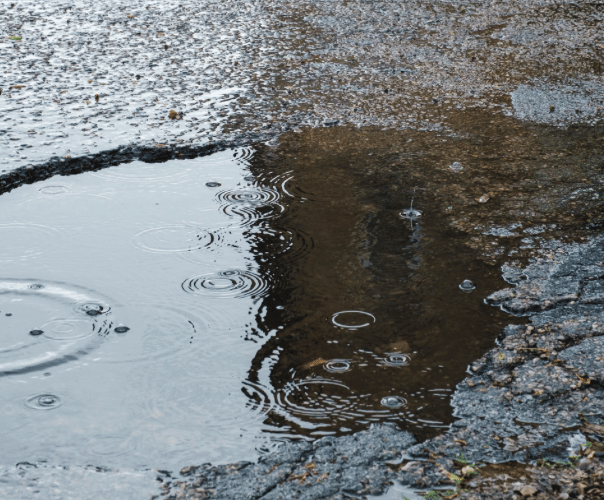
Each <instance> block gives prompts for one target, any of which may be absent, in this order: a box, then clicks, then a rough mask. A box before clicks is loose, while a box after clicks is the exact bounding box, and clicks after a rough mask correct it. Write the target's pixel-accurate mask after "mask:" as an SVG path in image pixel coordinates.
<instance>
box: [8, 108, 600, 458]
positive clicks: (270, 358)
mask: <svg viewBox="0 0 604 500" xmlns="http://www.w3.org/2000/svg"><path fill="white" fill-rule="evenodd" d="M476 118H477V117H474V120H473V121H472V120H470V121H469V122H468V123H471V127H470V129H466V130H464V131H463V133H462V131H460V133H459V135H458V136H453V137H450V136H437V135H434V134H428V133H398V132H396V133H392V134H384V133H383V132H380V131H371V130H365V131H359V130H356V131H355V130H347V129H341V130H336V129H334V130H331V131H322V132H315V131H309V132H308V133H306V134H300V135H298V134H292V135H290V136H288V137H284V138H283V140H282V144H281V146H280V148H279V149H274V148H269V147H265V146H263V145H258V146H257V147H256V149H251V148H245V149H239V150H231V151H226V152H222V153H217V154H214V155H211V156H208V157H205V158H198V159H195V160H184V161H182V160H172V161H168V162H165V163H162V164H146V163H142V162H136V161H135V162H132V163H129V164H125V165H121V166H118V167H112V168H108V169H105V170H100V171H97V172H89V173H83V174H80V175H75V176H69V177H60V176H55V177H53V178H50V179H48V180H46V181H43V182H39V183H35V184H32V185H24V186H22V187H20V188H18V189H15V190H14V191H12V192H10V193H5V194H3V195H2V196H0V233H2V236H1V238H2V241H3V245H2V246H1V248H0V265H1V267H0V268H1V269H2V272H1V276H2V278H1V279H0V328H2V332H3V340H2V344H1V345H0V371H1V375H2V376H0V385H1V393H2V403H3V404H2V409H1V410H0V425H1V426H2V428H3V429H5V433H4V436H5V438H4V441H3V454H2V459H3V460H2V461H3V462H4V463H6V464H14V463H17V462H20V461H28V462H38V461H43V460H46V461H47V463H49V464H61V465H70V464H77V465H82V464H95V465H104V466H110V467H128V468H145V467H153V468H157V467H160V468H167V469H176V468H180V467H182V466H183V465H186V464H190V463H202V462H213V463H225V462H231V461H238V460H244V459H253V458H254V457H256V456H257V455H258V453H263V452H265V451H267V450H270V449H271V448H272V447H273V446H275V444H276V443H278V442H279V441H281V440H285V439H315V438H318V437H320V436H323V435H327V434H343V433H349V432H353V431H355V430H359V429H361V428H364V427H366V426H368V425H369V424H370V423H371V422H382V421H392V422H394V423H396V424H397V425H399V426H400V427H401V428H403V429H407V430H410V431H411V432H413V433H414V434H415V435H416V437H418V438H419V439H422V438H425V437H427V436H430V435H433V434H435V433H437V432H440V431H441V429H442V428H443V427H445V426H447V425H448V424H449V423H450V422H451V420H452V417H451V410H450V406H449V397H450V395H451V393H452V391H453V390H454V388H455V384H456V383H457V382H459V381H460V380H461V379H462V378H463V377H464V374H465V370H466V367H467V365H468V364H469V363H470V362H472V361H474V360H475V359H476V358H478V357H480V356H481V355H482V354H483V353H484V352H485V351H486V350H487V349H489V348H490V347H492V345H493V342H494V339H495V338H496V337H497V335H498V334H499V333H500V331H501V329H502V327H503V326H504V325H505V324H508V323H509V322H510V316H508V315H506V314H504V313H502V312H501V311H499V310H496V309H494V308H490V307H488V306H486V305H485V304H484V303H483V299H484V297H485V296H486V295H488V294H489V293H490V292H492V291H494V290H496V289H499V288H502V287H504V286H505V283H504V282H503V281H502V279H501V278H500V269H499V265H498V264H501V263H503V262H505V261H506V260H509V259H510V256H515V255H518V256H522V255H527V252H529V250H527V248H528V249H530V248H534V246H531V244H529V243H527V242H526V241H525V240H526V239H527V236H531V237H532V238H534V239H535V240H537V239H538V238H540V237H553V236H556V237H557V236H558V235H560V234H563V233H565V232H568V231H567V229H568V227H572V226H574V227H575V228H576V230H577V231H579V233H577V234H580V230H581V228H584V227H586V226H585V225H584V224H583V223H584V222H585V223H587V222H588V221H589V220H590V219H589V218H591V220H596V219H595V215H594V214H596V213H597V211H598V210H599V209H598V207H599V205H598V206H596V205H595V203H596V202H594V201H589V200H592V198H593V196H594V195H595V194H597V192H599V188H598V189H596V190H594V188H589V187H588V185H589V184H590V182H591V181H589V180H588V179H582V178H583V177H584V176H586V177H589V176H590V175H591V174H590V172H591V171H592V170H593V169H594V168H595V169H596V170H597V168H598V167H597V165H596V166H594V164H593V163H587V162H583V163H580V162H576V163H573V164H572V166H569V164H568V163H569V162H568V161H567V160H568V159H563V160H560V159H553V160H551V162H553V163H554V167H556V166H558V167H560V168H559V169H555V170H554V172H556V175H553V176H551V177H547V175H545V172H546V171H545V170H539V169H537V168H535V169H533V170H527V168H526V155H527V152H529V151H535V148H536V147H537V146H536V144H537V145H538V144H541V145H545V146H547V154H548V155H550V154H552V155H553V153H555V152H556V151H557V148H558V149H560V148H563V151H567V152H568V150H569V149H571V150H572V145H573V144H572V143H571V142H569V138H568V136H566V135H564V134H565V133H563V132H561V133H560V134H561V135H560V137H558V138H556V137H553V136H552V134H551V133H550V132H548V131H547V130H542V131H541V132H540V131H539V130H537V131H535V130H532V131H531V130H523V131H521V132H522V134H518V133H516V134H511V133H510V132H513V130H512V129H513V127H515V126H516V125H514V122H513V121H512V120H508V121H505V120H504V121H502V122H500V123H497V124H496V125H492V127H493V128H496V127H499V129H498V130H496V131H495V132H497V133H494V132H493V130H490V131H489V133H490V134H491V135H492V136H494V137H507V138H508V139H506V140H511V141H515V144H514V150H513V152H510V150H509V149H506V148H507V143H505V141H504V142H503V143H501V142H497V141H498V140H499V139H497V140H491V141H489V142H481V143H480V144H479V146H476V143H477V141H479V137H478V134H479V133H483V128H482V125H481V124H480V123H479V122H477V121H476ZM491 123H493V122H491ZM472 127H475V128H476V130H474V131H472V130H471V128H472ZM506 127H507V128H506ZM516 132H518V131H516ZM519 136H521V137H523V139H522V141H523V142H521V143H519V142H518V141H517V140H516V139H514V137H519ZM584 138H585V137H583V136H581V135H580V134H578V135H577V134H576V137H575V138H574V139H573V140H574V141H576V142H577V143H578V144H582V143H581V142H580V141H582V140H584ZM540 141H541V142H540ZM548 141H549V142H548ZM556 141H558V142H556ZM473 148H475V149H477V150H479V151H481V153H482V154H483V155H484V156H483V158H488V161H487V160H485V159H481V160H480V161H479V160H473V159H472V157H473V155H472V152H473ZM503 151H506V157H505V160H504V161H498V160H497V161H491V160H490V159H491V156H495V155H496V154H501V153H502V152H503ZM577 154H579V153H577ZM454 161H460V162H461V164H462V165H463V170H461V171H455V170H451V169H450V168H449V166H450V165H451V164H452V163H453V162H454ZM556 162H559V163H560V165H557V164H556ZM485 163H486V166H485ZM562 166H565V168H566V170H564V171H563V172H562V171H561V170H560V169H561V168H562ZM590 169H591V170H590ZM548 172H550V169H548ZM561 172H562V173H563V174H564V175H563V178H560V175H562V174H561ZM577 178H578V179H582V180H583V181H585V183H583V184H584V185H583V186H582V185H581V182H582V181H581V182H579V181H578V180H577ZM535 179H538V182H539V183H541V184H542V185H541V186H540V188H541V190H542V191H543V192H549V191H548V190H554V189H555V190H559V191H560V192H561V193H563V194H564V193H566V192H567V191H568V192H569V193H572V192H575V191H577V190H579V191H577V192H580V194H579V195H576V196H579V199H581V198H580V197H581V196H583V195H585V196H589V197H590V198H589V200H584V201H583V203H582V207H584V208H585V207H587V208H585V210H587V209H588V208H589V207H591V208H589V209H590V210H592V212H593V213H592V214H591V215H589V214H588V215H585V217H586V219H582V218H580V216H581V217H583V216H582V215H581V213H579V212H578V211H577V210H576V209H575V202H574V201H571V198H569V199H567V200H566V201H564V200H562V201H560V202H559V204H558V205H555V210H556V211H555V212H552V211H551V207H552V206H553V205H552V204H551V203H550V204H549V205H548V204H547V203H545V202H544V200H543V198H539V197H533V198H530V199H529V200H528V201H526V202H525V203H524V205H523V206H522V207H521V208H519V205H518V200H519V199H522V196H524V195H523V193H524V192H525V191H526V190H527V189H531V190H532V189H533V188H534V186H533V185H534V184H535V182H536V181H535ZM485 185H488V189H490V190H491V191H487V193H490V195H489V199H490V203H489V202H488V201H486V202H482V201H475V199H477V198H479V196H485V194H484V193H485V191H486V190H485V188H484V186H485ZM500 185H514V189H513V190H512V191H510V192H505V191H503V192H501V194H499V188H498V186H500ZM452 186H454V187H455V188H456V189H455V191H452ZM581 186H582V187H581ZM590 189H591V191H590ZM573 190H574V191H573ZM565 196H566V195H565ZM575 198H576V197H575ZM575 198H572V199H573V200H574V199H575ZM525 199H526V198H525ZM412 200H413V205H412V206H411V203H412ZM550 201H551V200H550ZM485 203H489V204H488V205H485ZM590 203H591V204H590ZM598 203H599V202H598ZM485 207H486V208H485ZM411 209H413V210H414V211H417V213H419V214H420V215H417V214H416V213H415V212H414V214H413V215H414V216H413V217H409V216H408V213H409V212H405V211H408V210H411ZM539 210H541V212H539ZM571 212H572V213H571ZM575 212H576V213H575ZM512 220H514V221H515V223H514V224H510V221H512ZM500 226H501V227H500ZM537 228H539V229H537ZM534 234H538V235H539V236H537V237H535V236H534ZM534 245H537V243H535V244H534ZM523 252H524V253H523ZM496 264H497V265H496ZM464 280H470V281H471V282H472V284H473V285H474V286H475V289H472V290H464V289H460V285H461V284H462V283H463V282H464ZM462 288H463V287H462ZM518 321H522V320H520V319H519V320H518Z"/></svg>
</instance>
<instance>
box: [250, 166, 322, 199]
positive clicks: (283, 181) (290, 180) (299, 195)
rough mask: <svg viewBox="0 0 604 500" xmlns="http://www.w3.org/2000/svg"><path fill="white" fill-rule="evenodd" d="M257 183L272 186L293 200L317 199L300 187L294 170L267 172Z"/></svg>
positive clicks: (258, 178) (257, 179)
mask: <svg viewBox="0 0 604 500" xmlns="http://www.w3.org/2000/svg"><path fill="white" fill-rule="evenodd" d="M246 180H247V179H246ZM256 181H257V182H258V183H259V184H262V185H265V186H271V187H272V188H273V189H275V190H278V191H279V192H280V193H281V195H282V196H284V197H287V198H291V199H293V200H307V199H312V200H314V199H315V197H314V195H312V194H311V193H307V192H305V191H304V190H303V189H302V188H301V187H300V185H299V183H298V181H297V179H296V177H295V176H294V172H293V170H289V171H287V172H283V173H280V174H275V173H270V172H267V173H265V174H262V175H260V176H259V177H257V178H256Z"/></svg>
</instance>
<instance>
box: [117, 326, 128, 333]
mask: <svg viewBox="0 0 604 500" xmlns="http://www.w3.org/2000/svg"><path fill="white" fill-rule="evenodd" d="M128 330H130V328H128V327H127V326H124V325H120V326H116V327H115V328H114V331H115V333H126V332H127V331H128Z"/></svg>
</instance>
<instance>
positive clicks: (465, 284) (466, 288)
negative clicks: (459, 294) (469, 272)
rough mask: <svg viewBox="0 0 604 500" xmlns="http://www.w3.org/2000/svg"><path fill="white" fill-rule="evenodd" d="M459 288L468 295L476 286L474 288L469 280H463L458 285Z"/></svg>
mask: <svg viewBox="0 0 604 500" xmlns="http://www.w3.org/2000/svg"><path fill="white" fill-rule="evenodd" d="M459 288H461V289H462V290H463V291H464V292H467V293H469V292H471V291H472V290H474V288H476V286H474V283H472V282H471V281H470V280H463V282H462V283H461V284H460V285H459Z"/></svg>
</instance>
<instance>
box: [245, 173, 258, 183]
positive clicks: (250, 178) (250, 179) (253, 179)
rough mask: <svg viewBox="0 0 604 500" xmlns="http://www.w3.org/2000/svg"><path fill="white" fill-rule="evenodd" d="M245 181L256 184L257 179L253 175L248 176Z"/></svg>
mask: <svg viewBox="0 0 604 500" xmlns="http://www.w3.org/2000/svg"><path fill="white" fill-rule="evenodd" d="M243 180H244V181H246V182H254V181H255V180H256V178H255V177H254V176H253V175H248V176H247V177H244V178H243Z"/></svg>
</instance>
